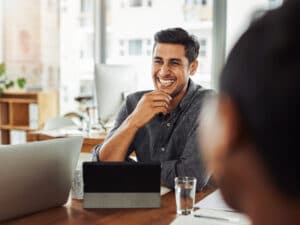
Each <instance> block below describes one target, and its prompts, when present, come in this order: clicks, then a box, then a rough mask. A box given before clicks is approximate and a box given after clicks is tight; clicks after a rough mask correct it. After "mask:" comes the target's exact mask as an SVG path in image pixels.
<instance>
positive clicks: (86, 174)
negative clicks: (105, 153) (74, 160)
mask: <svg viewBox="0 0 300 225" xmlns="http://www.w3.org/2000/svg"><path fill="white" fill-rule="evenodd" d="M160 172H161V166H160V164H159V163H137V162H84V163H83V183H84V194H83V197H84V200H83V205H84V208H159V207H160Z"/></svg>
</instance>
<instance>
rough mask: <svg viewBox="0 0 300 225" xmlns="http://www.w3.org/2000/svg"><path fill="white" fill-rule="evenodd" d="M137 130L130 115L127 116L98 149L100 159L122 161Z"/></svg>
mask: <svg viewBox="0 0 300 225" xmlns="http://www.w3.org/2000/svg"><path fill="white" fill-rule="evenodd" d="M137 131H138V128H137V127H135V126H134V125H133V124H132V123H131V116H128V118H127V119H126V120H124V122H123V123H122V125H121V126H120V127H119V128H118V129H117V130H116V132H115V133H114V134H113V136H112V137H111V138H109V139H108V140H107V141H106V142H105V143H104V144H103V145H102V147H101V150H100V151H99V159H100V161H124V160H125V158H126V155H127V151H128V148H129V146H130V144H131V143H132V141H133V139H134V137H135V135H136V132H137Z"/></svg>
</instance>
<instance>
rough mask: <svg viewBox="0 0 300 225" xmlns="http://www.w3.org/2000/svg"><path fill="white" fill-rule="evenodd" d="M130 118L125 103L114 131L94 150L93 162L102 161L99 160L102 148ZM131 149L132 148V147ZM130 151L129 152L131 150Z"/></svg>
mask: <svg viewBox="0 0 300 225" xmlns="http://www.w3.org/2000/svg"><path fill="white" fill-rule="evenodd" d="M127 116H128V111H127V108H126V104H125V103H124V104H123V105H122V107H121V110H120V111H119V113H118V116H117V118H116V120H115V123H114V126H113V128H112V130H111V131H110V132H109V134H108V135H107V136H106V138H105V140H104V141H103V143H102V144H98V145H96V146H95V147H94V148H93V149H92V160H93V161H100V160H99V152H100V151H101V147H102V145H103V144H104V143H105V142H106V141H107V140H109V138H110V137H111V136H113V134H114V133H115V132H116V130H117V129H118V128H119V127H120V126H121V124H122V123H123V121H124V120H125V119H126V118H127ZM130 149H131V147H130ZM130 149H129V150H130Z"/></svg>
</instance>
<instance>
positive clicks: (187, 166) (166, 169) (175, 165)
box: [161, 127, 209, 191]
mask: <svg viewBox="0 0 300 225" xmlns="http://www.w3.org/2000/svg"><path fill="white" fill-rule="evenodd" d="M177 176H189V177H196V178H197V185H196V190H197V191H201V190H202V189H203V187H204V186H205V185H206V183H207V181H208V179H209V176H208V175H207V174H206V171H205V168H204V165H203V163H202V160H201V158H200V154H199V149H198V143H197V127H194V129H193V130H192V132H191V133H190V135H189V138H188V140H187V143H186V145H185V147H184V150H183V152H182V154H181V156H180V158H179V159H178V160H170V161H165V162H162V172H161V179H162V182H163V184H164V185H165V186H167V187H169V188H172V189H173V188H174V184H175V181H174V179H175V177H177Z"/></svg>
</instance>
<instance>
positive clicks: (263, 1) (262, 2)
mask: <svg viewBox="0 0 300 225" xmlns="http://www.w3.org/2000/svg"><path fill="white" fill-rule="evenodd" d="M268 8H269V0H227V31H226V36H227V38H226V54H228V53H229V51H230V49H231V48H232V47H233V45H234V43H235V42H236V41H237V39H238V38H239V37H240V35H241V34H242V33H243V32H244V31H245V30H246V29H247V28H248V26H249V24H250V22H251V18H252V15H253V13H254V12H255V11H256V10H261V9H268Z"/></svg>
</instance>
